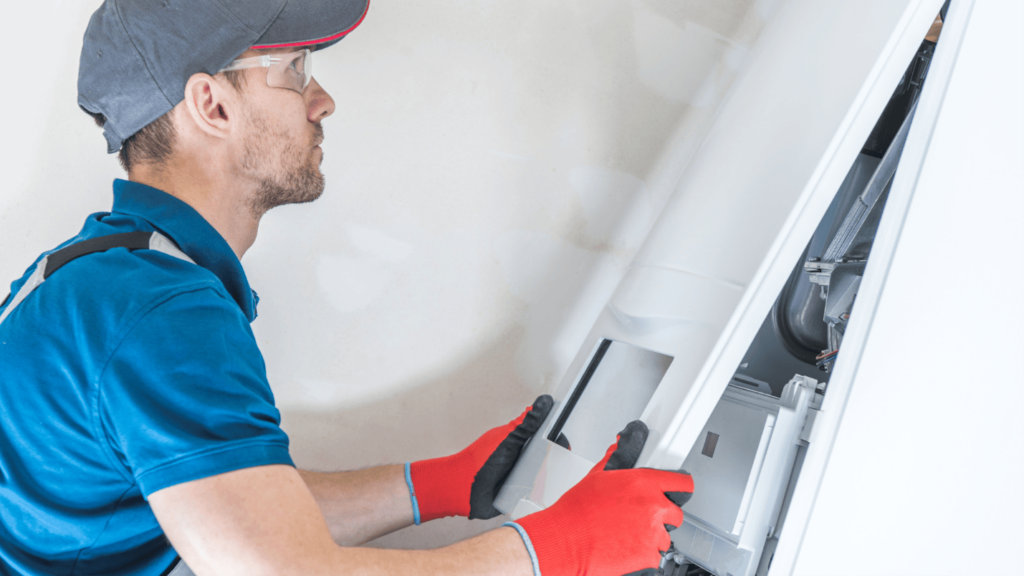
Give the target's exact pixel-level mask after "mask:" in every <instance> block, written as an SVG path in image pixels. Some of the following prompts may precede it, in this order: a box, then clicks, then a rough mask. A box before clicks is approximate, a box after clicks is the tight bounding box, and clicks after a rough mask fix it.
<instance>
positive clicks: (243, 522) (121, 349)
mask: <svg viewBox="0 0 1024 576" xmlns="http://www.w3.org/2000/svg"><path fill="white" fill-rule="evenodd" d="M366 9H367V6H366V3H365V0H333V1H329V0H290V1H286V0H246V1H245V2H232V3H227V2H217V1H214V0H106V2H104V4H103V5H102V6H101V7H100V8H99V10H97V12H96V13H95V14H94V15H93V18H92V20H91V21H90V24H89V28H88V29H87V31H86V34H85V41H84V44H83V49H82V56H81V64H80V71H79V104H80V105H81V107H82V108H83V109H84V110H85V111H86V112H88V113H90V114H91V115H93V116H94V117H95V118H97V120H98V121H99V122H100V123H101V124H102V126H103V128H104V135H105V137H106V140H107V143H108V151H110V152H117V151H119V152H120V160H121V162H122V164H123V165H124V167H125V169H126V171H127V172H128V177H129V179H128V181H123V180H118V181H116V182H115V183H114V206H113V208H112V210H111V211H110V212H107V213H98V214H93V215H91V216H90V217H89V218H88V219H87V220H86V223H85V225H84V227H83V228H82V231H81V232H80V233H79V234H78V235H77V236H76V237H74V238H72V239H71V240H69V241H68V242H66V243H64V244H63V245H62V246H60V247H58V248H57V249H55V250H52V251H50V252H48V253H46V254H44V255H42V256H40V259H39V260H37V262H36V263H35V264H33V266H31V267H30V268H29V269H28V270H27V271H26V273H25V275H24V276H23V277H22V278H21V279H20V280H18V281H15V282H14V284H13V285H12V290H11V296H9V297H8V299H7V300H6V301H5V302H4V303H3V304H2V305H0V430H2V433H0V571H2V573H3V574H19V575H21V574H51V573H57V574H125V575H154V576H156V575H163V574H168V573H169V574H174V575H175V576H179V575H183V574H190V573H192V572H194V573H196V574H200V575H208V574H209V575H213V574H218V575H219V574H247V575H248V574H303V575H305V574H475V575H477V574H509V575H512V574H516V575H519V574H521V575H524V576H526V575H530V574H535V575H536V574H542V573H543V574H544V575H545V576H554V575H558V574H584V573H585V574H609V575H614V576H619V575H622V574H627V573H650V574H653V573H655V572H654V570H655V569H656V567H657V566H658V563H659V560H660V552H663V551H665V550H667V549H668V548H669V543H670V541H669V536H668V533H667V531H666V528H671V527H672V526H678V525H679V524H680V523H681V522H682V517H683V515H682V511H681V510H680V509H679V507H678V506H677V505H676V504H674V503H673V502H672V501H671V500H670V499H669V498H668V497H666V494H670V495H672V497H673V498H676V501H680V498H679V497H677V496H676V495H677V494H680V495H685V494H688V493H690V492H692V489H693V487H692V480H691V479H690V477H689V476H688V475H685V474H677V473H673V472H664V471H658V470H630V469H629V468H631V467H632V465H633V464H634V463H635V461H636V459H637V457H638V456H639V453H640V450H641V449H642V447H643V444H644V441H645V439H646V428H645V427H644V426H643V425H642V424H641V423H639V422H636V423H632V424H630V425H629V426H628V427H627V428H626V429H625V430H623V431H622V433H621V434H620V436H619V439H618V442H617V444H616V445H614V446H612V447H611V448H610V449H609V451H608V454H607V455H606V457H605V459H604V460H602V462H600V463H599V464H598V465H597V466H595V468H594V470H593V471H592V472H591V474H590V475H588V476H587V477H586V478H585V479H584V480H582V481H581V482H580V483H579V484H577V486H575V487H574V488H573V489H572V490H570V491H569V492H567V493H566V494H565V495H564V496H563V497H562V499H561V500H559V501H558V502H557V503H556V504H555V505H554V506H551V507H550V508H548V509H546V510H544V511H541V512H538V513H536V514H532V515H530V516H527V517H524V518H522V519H520V520H519V522H517V523H509V524H507V525H506V526H504V527H502V528H500V529H498V530H494V531H492V532H489V533H486V534H484V535H481V536H479V537H476V538H473V539H470V540H467V541H465V542H461V543H458V544H455V545H452V546H449V547H446V548H442V549H439V550H432V551H399V550H376V549H369V548H358V547H353V546H357V545H359V544H362V543H365V542H367V541H369V540H371V539H373V538H375V537H377V536H380V535H383V534H386V533H389V532H392V531H394V530H398V529H400V528H403V527H406V526H409V525H412V524H419V523H421V522H425V521H429V520H432V519H435V518H440V517H443V516H452V515H462V516H468V517H470V518H493V517H494V516H496V515H497V514H498V512H497V510H495V509H494V507H493V498H494V496H495V494H496V492H497V490H498V489H500V487H501V483H502V482H503V480H504V478H505V476H506V475H507V474H508V472H509V470H510V469H511V467H512V465H513V464H514V463H515V460H516V458H518V455H519V453H520V451H521V449H522V447H523V445H524V444H525V442H526V441H527V440H528V439H529V438H530V437H531V436H532V435H533V434H534V433H535V432H536V431H537V430H538V428H539V427H540V425H541V424H542V423H543V421H544V418H545V417H546V416H547V414H548V412H549V411H550V409H551V406H552V401H551V398H550V397H547V396H542V397H541V398H538V400H537V402H535V403H534V405H533V406H531V407H529V408H527V410H526V411H525V412H524V413H523V414H522V415H521V416H520V417H519V418H517V419H516V420H514V421H512V422H510V423H509V424H507V425H505V426H500V427H498V428H495V429H493V430H490V431H488V432H487V433H485V434H484V435H483V436H482V437H481V438H480V439H479V440H477V441H476V442H474V443H473V444H472V445H471V446H469V447H468V448H466V449H465V450H463V451H462V452H459V453H458V454H455V455H453V456H449V457H445V458H437V459H433V460H426V461H420V462H413V463H411V464H406V465H405V466H401V465H394V466H382V467H377V468H371V469H367V470H361V471H355V472H340V473H330V474H328V473H314V472H306V471H299V470H296V469H295V467H294V465H293V463H292V461H291V458H290V457H289V455H288V439H287V436H286V435H285V434H284V433H283V432H282V431H281V429H280V427H279V421H280V419H279V413H278V411H277V409H276V408H275V407H274V400H273V395H272V394H271V391H270V387H269V384H268V382H267V380H266V373H265V369H264V365H263V360H262V357H261V355H260V353H259V350H258V348H257V346H256V342H255V340H254V339H253V335H252V332H251V331H250V329H249V323H250V322H251V321H252V320H253V319H254V318H255V316H256V302H257V298H256V296H255V293H254V292H253V291H252V290H251V289H250V288H249V285H248V282H247V280H246V277H245V273H244V271H243V269H242V267H241V264H240V259H241V258H242V256H243V255H244V253H245V252H246V250H247V249H248V248H249V247H250V246H251V245H252V244H253V242H254V241H255V239H256V233H257V230H258V226H259V221H260V218H261V217H262V216H263V214H264V213H266V212H267V211H268V210H270V209H271V208H273V207H275V206H279V205H282V204H290V203H298V202H311V201H313V200H315V199H316V198H317V197H319V196H320V194H321V193H322V192H323V190H324V180H323V176H322V175H321V173H320V170H319V164H320V162H321V160H322V155H323V153H322V151H321V149H320V147H319V144H320V142H321V141H322V139H323V131H322V128H321V124H320V123H321V122H322V121H323V120H324V119H325V118H327V117H328V116H330V115H331V113H332V112H333V111H334V102H333V100H332V99H331V97H330V96H329V95H328V94H327V93H326V92H324V90H323V89H322V88H321V87H320V85H319V84H318V83H317V82H316V80H315V79H314V78H313V77H312V72H311V65H312V58H313V55H312V51H311V50H313V49H316V48H320V49H322V48H324V47H327V46H330V45H332V44H334V43H336V42H338V41H339V40H340V39H341V38H342V37H344V36H345V35H346V34H347V33H349V32H351V31H352V30H353V29H354V28H355V27H356V26H357V25H358V24H359V23H360V22H361V21H362V19H363V17H364V16H365V14H366ZM368 433H369V432H368ZM641 571H643V572H641Z"/></svg>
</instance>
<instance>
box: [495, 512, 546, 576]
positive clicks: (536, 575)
mask: <svg viewBox="0 0 1024 576" xmlns="http://www.w3.org/2000/svg"><path fill="white" fill-rule="evenodd" d="M505 526H508V527H510V528H515V529H516V532H518V533H519V537H520V538H522V539H523V545H524V546H526V552H527V553H529V554H530V563H531V564H533V576H541V574H540V562H539V561H538V560H537V551H536V550H534V549H533V542H532V541H531V540H530V535H529V534H527V533H526V529H524V528H523V527H522V526H520V525H519V524H516V523H515V522H505V523H504V524H502V525H501V527H502V528H504V527H505Z"/></svg>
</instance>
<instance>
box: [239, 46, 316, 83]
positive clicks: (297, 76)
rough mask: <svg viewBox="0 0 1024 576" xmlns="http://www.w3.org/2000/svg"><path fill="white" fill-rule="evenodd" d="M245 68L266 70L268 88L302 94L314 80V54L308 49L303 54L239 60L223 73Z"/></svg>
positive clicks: (289, 53)
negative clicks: (285, 89) (283, 89)
mask: <svg viewBox="0 0 1024 576" xmlns="http://www.w3.org/2000/svg"><path fill="white" fill-rule="evenodd" d="M244 68H266V69H267V86H270V87H271V88H287V89H289V90H295V91H296V92H298V93H299V94H302V91H303V90H305V89H306V86H308V85H309V81H310V80H311V79H312V78H313V53H312V52H311V51H310V50H308V49H306V50H302V51H301V52H287V53H284V54H266V55H263V56H254V57H252V58H239V59H238V60H235V61H233V62H231V63H230V64H228V65H227V66H225V67H224V69H223V70H221V71H222V72H227V71H230V70H242V69H244Z"/></svg>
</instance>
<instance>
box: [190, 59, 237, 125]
mask: <svg viewBox="0 0 1024 576" xmlns="http://www.w3.org/2000/svg"><path fill="white" fill-rule="evenodd" d="M185 108H186V110H188V118H189V119H190V120H191V121H192V123H193V125H195V127H196V128H198V129H199V130H201V131H203V132H204V133H206V134H207V135H209V136H213V137H214V138H227V137H228V136H229V135H230V133H231V129H232V128H233V127H234V125H235V124H236V123H237V115H238V99H237V95H236V94H234V93H233V92H232V91H230V90H228V89H226V88H225V87H224V85H223V84H222V83H221V82H218V81H217V80H216V79H215V78H213V77H212V76H210V75H209V74H203V73H198V74H193V75H192V77H191V78H189V79H188V82H187V83H185Z"/></svg>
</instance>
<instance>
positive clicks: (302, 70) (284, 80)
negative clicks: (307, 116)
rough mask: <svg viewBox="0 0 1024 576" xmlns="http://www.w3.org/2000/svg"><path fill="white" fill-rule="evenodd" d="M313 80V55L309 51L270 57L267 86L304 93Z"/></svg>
mask: <svg viewBox="0 0 1024 576" xmlns="http://www.w3.org/2000/svg"><path fill="white" fill-rule="evenodd" d="M311 78H313V53H312V52H310V51H309V50H303V51H302V52H289V53H287V54H272V55H270V68H269V70H267V86H270V87H272V88H288V89H290V90H295V91H296V92H298V93H300V94H301V93H302V91H303V90H305V89H306V86H308V85H309V81H310V79H311Z"/></svg>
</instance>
